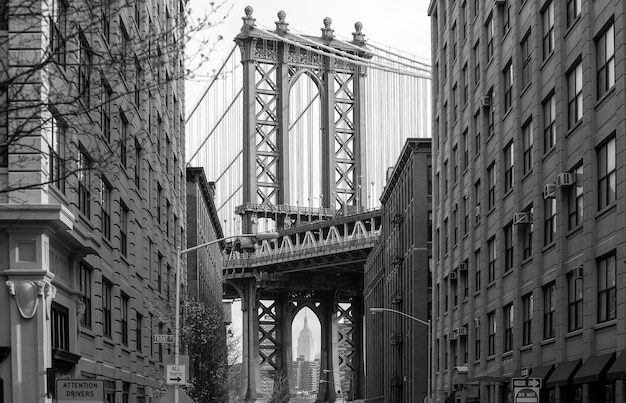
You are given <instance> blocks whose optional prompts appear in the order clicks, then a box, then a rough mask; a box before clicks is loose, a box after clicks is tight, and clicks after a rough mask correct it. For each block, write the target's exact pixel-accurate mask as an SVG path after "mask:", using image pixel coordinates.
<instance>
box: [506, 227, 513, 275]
mask: <svg viewBox="0 0 626 403" xmlns="http://www.w3.org/2000/svg"><path fill="white" fill-rule="evenodd" d="M513 248H514V246H513V225H511V224H509V225H507V226H506V227H504V271H505V272H507V271H509V270H511V269H512V268H513V252H514V250H513Z"/></svg>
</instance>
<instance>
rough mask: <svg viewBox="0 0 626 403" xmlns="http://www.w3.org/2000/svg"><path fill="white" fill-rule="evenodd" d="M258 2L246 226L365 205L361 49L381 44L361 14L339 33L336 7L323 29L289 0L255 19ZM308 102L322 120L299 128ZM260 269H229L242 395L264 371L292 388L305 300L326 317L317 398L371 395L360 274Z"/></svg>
mask: <svg viewBox="0 0 626 403" xmlns="http://www.w3.org/2000/svg"><path fill="white" fill-rule="evenodd" d="M252 14H253V9H252V7H250V6H248V7H246V9H245V17H243V18H242V20H243V26H242V28H241V32H240V33H239V35H237V37H236V38H235V42H236V43H237V45H238V47H239V49H240V51H241V62H242V65H243V76H244V77H243V103H244V116H243V126H244V128H243V179H244V183H243V203H242V204H241V205H240V206H238V207H237V209H236V213H238V214H239V215H241V217H242V231H243V232H244V233H256V232H259V231H261V230H263V229H279V230H289V229H294V231H295V227H298V225H300V224H311V223H313V222H315V221H320V220H324V219H329V218H331V217H335V216H336V213H337V211H341V212H343V213H344V214H347V213H351V212H359V210H361V209H362V208H363V206H364V205H365V200H364V199H365V197H363V193H362V192H363V189H364V188H365V186H364V185H365V184H367V183H368V182H367V178H365V177H364V170H363V167H364V164H365V147H364V144H365V142H364V141H363V138H364V135H365V123H364V122H365V120H364V110H365V108H364V96H365V91H364V90H365V88H364V85H365V84H364V80H365V74H366V68H365V63H363V61H367V59H369V58H370V57H371V56H372V55H371V53H370V52H369V51H368V49H367V47H366V45H365V40H364V35H363V33H362V32H361V28H362V27H361V24H360V23H356V24H355V30H356V32H354V33H353V34H352V35H353V40H352V41H351V42H345V41H340V40H337V39H336V38H335V36H334V33H333V29H332V28H331V20H330V19H329V18H326V19H324V21H323V23H324V27H323V28H322V29H321V36H320V37H312V36H300V35H295V34H293V33H291V32H290V30H289V29H288V25H289V24H288V23H287V22H286V21H285V13H284V12H283V11H280V12H279V13H278V21H277V22H276V29H275V31H267V30H262V29H258V28H257V27H256V25H255V19H254V18H253V16H252ZM359 60H360V61H359ZM300 80H305V81H307V82H308V83H309V84H310V83H312V84H313V85H312V87H313V91H312V93H309V92H310V91H309V89H307V87H305V86H304V87H303V86H301V87H298V85H299V81H300ZM298 88H299V89H298ZM297 91H300V92H297ZM301 94H303V95H302V96H300V95H301ZM303 100H304V105H301V104H300V103H302V101H303ZM296 104H297V105H296ZM312 105H315V108H313V107H312ZM311 108H313V109H311ZM294 111H295V113H294ZM312 111H313V112H312ZM307 113H309V114H311V116H309V117H308V119H309V120H315V122H314V123H315V124H314V125H313V127H314V129H313V130H312V131H308V132H307V127H306V125H305V127H304V128H303V127H300V129H299V130H298V129H297V125H298V124H299V123H301V122H299V121H300V120H301V119H302V116H303V115H305V114H307ZM307 164H308V166H303V165H307ZM311 225H313V224H311ZM350 225H352V224H350ZM344 227H345V228H347V227H348V224H345V225H344ZM322 232H323V230H322V229H320V230H319V233H320V234H321V233H322ZM293 236H294V237H295V236H296V235H293ZM298 270H302V269H298ZM253 272H254V273H255V274H254V275H250V276H242V277H241V278H239V279H231V280H229V284H231V285H232V286H233V288H235V289H236V290H237V292H238V294H239V295H240V296H241V298H242V311H243V322H244V324H243V339H244V340H243V367H244V372H245V373H244V376H243V378H244V382H243V383H244V385H243V388H244V389H245V390H244V391H243V393H242V394H243V396H244V398H245V401H246V402H255V401H256V399H257V398H258V397H259V394H260V389H261V384H260V383H261V376H260V374H261V371H265V372H274V373H275V374H279V375H280V376H282V377H283V378H285V379H286V382H288V383H289V385H290V388H291V390H292V391H293V377H292V368H291V366H292V346H291V340H292V334H291V323H292V320H293V318H294V317H295V315H296V314H297V313H298V312H299V310H300V309H302V308H303V307H305V306H306V307H309V308H310V309H311V310H312V311H313V312H314V313H315V314H316V315H317V317H318V319H319V320H320V323H321V328H322V340H321V351H322V353H321V358H320V372H321V376H320V379H322V380H323V382H321V383H320V390H319V393H318V400H317V401H319V402H334V401H335V399H336V398H337V390H338V389H339V390H341V391H342V393H345V392H343V391H345V390H346V389H349V391H350V392H349V393H350V394H351V397H352V398H355V397H359V396H360V395H362V392H363V390H364V388H363V363H362V359H361V358H362V357H361V353H360V351H361V350H362V347H361V346H362V339H363V336H362V333H361V332H362V328H363V326H362V325H363V324H362V319H361V318H362V316H363V311H362V294H361V292H362V280H356V281H352V282H350V283H348V282H346V283H340V282H336V281H335V283H334V284H333V280H332V279H331V281H330V282H327V283H325V284H324V285H323V286H320V287H316V286H315V285H314V282H311V281H309V282H307V279H306V278H300V279H299V282H298V281H297V282H296V283H294V284H291V286H290V287H282V288H274V289H270V288H265V287H264V286H263V285H262V284H267V283H268V282H267V281H264V280H267V279H262V278H261V277H262V274H260V273H261V272H260V271H259V272H256V271H254V270H253ZM355 278H356V277H355ZM318 283H319V284H321V282H318ZM359 284H361V285H359ZM259 357H260V365H257V363H259ZM339 374H343V377H344V379H343V380H341V381H340V380H339ZM346 379H347V381H346ZM342 383H343V384H342Z"/></svg>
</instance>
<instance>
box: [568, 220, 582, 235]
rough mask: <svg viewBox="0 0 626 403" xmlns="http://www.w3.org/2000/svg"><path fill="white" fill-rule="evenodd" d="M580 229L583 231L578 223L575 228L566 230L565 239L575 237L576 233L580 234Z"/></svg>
mask: <svg viewBox="0 0 626 403" xmlns="http://www.w3.org/2000/svg"><path fill="white" fill-rule="evenodd" d="M582 229H583V224H582V223H580V224H578V225H577V226H575V227H574V228H571V229H570V230H568V231H567V232H566V233H565V237H566V238H569V237H572V236H574V235H576V234H577V233H579V232H581V231H582Z"/></svg>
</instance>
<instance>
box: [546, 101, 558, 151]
mask: <svg viewBox="0 0 626 403" xmlns="http://www.w3.org/2000/svg"><path fill="white" fill-rule="evenodd" d="M555 144H556V101H555V98H554V93H552V94H551V95H550V97H549V98H548V99H547V100H546V101H545V102H544V103H543V146H544V148H543V152H544V153H547V152H548V151H549V150H550V149H552V147H554V146H555Z"/></svg>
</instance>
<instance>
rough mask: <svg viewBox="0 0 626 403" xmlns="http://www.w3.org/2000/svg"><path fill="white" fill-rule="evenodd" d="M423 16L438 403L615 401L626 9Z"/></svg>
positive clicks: (620, 387) (564, 0)
mask: <svg viewBox="0 0 626 403" xmlns="http://www.w3.org/2000/svg"><path fill="white" fill-rule="evenodd" d="M429 15H430V16H431V21H432V63H433V82H432V84H433V174H434V185H435V189H434V192H433V227H434V241H435V242H434V247H433V261H434V265H433V269H434V271H433V287H434V294H433V320H434V323H433V324H434V326H433V338H432V342H433V346H434V357H435V360H434V362H433V374H434V377H433V378H434V379H433V389H434V390H435V392H434V396H433V400H434V401H436V402H443V401H457V402H469V401H480V402H498V403H499V402H513V401H514V398H515V397H514V396H513V392H514V390H513V387H512V384H511V378H512V377H519V376H522V375H524V376H528V375H530V377H532V378H540V379H541V380H542V384H543V387H542V389H541V392H540V393H541V396H542V400H541V401H546V402H585V403H586V402H624V401H625V399H626V397H625V387H624V368H625V361H626V352H625V351H624V350H625V349H626V337H625V336H626V325H625V323H626V320H625V319H626V310H624V306H625V302H626V294H625V293H624V292H623V290H624V289H625V286H626V275H625V274H624V260H625V258H626V233H625V232H624V231H625V228H626V225H625V221H624V217H625V215H624V214H625V211H626V186H625V184H626V181H625V178H626V164H625V163H624V161H625V160H624V156H625V155H626V154H625V153H624V151H625V150H626V135H625V134H626V120H625V118H624V116H626V98H625V97H624V94H625V93H626V3H625V2H623V1H621V0H603V1H581V0H541V1H540V0H525V1H507V0H495V1H490V2H484V1H474V0H465V1H463V0H457V1H454V0H438V1H436V0H433V1H431V3H430V6H429Z"/></svg>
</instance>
